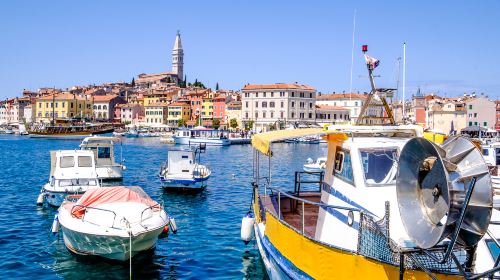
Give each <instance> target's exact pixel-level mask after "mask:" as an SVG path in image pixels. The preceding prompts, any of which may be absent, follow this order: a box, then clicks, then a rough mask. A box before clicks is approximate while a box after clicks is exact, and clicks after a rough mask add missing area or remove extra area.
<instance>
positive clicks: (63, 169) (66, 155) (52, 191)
mask: <svg viewBox="0 0 500 280" xmlns="http://www.w3.org/2000/svg"><path fill="white" fill-rule="evenodd" d="M50 158H51V168H50V177H49V182H47V183H46V184H45V185H44V186H43V188H42V190H41V192H40V195H39V197H38V199H37V204H39V205H41V204H43V202H44V201H45V200H47V203H48V204H49V205H51V206H55V207H59V206H60V205H61V203H62V202H63V201H64V198H65V197H66V196H68V195H75V194H83V193H85V192H86V191H88V190H90V189H95V188H99V187H100V186H101V183H100V182H99V178H98V176H97V172H96V165H95V163H96V161H95V155H94V153H93V152H92V151H82V150H60V151H51V152H50Z"/></svg>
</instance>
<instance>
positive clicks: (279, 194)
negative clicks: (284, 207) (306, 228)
mask: <svg viewBox="0 0 500 280" xmlns="http://www.w3.org/2000/svg"><path fill="white" fill-rule="evenodd" d="M278 220H281V192H280V191H278Z"/></svg>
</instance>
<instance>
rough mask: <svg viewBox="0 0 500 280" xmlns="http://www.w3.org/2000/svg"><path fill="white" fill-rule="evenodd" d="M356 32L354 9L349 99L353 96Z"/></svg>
mask: <svg viewBox="0 0 500 280" xmlns="http://www.w3.org/2000/svg"><path fill="white" fill-rule="evenodd" d="M355 32H356V9H354V21H353V27H352V48H351V79H350V82H349V100H351V96H352V70H353V67H354V33H355Z"/></svg>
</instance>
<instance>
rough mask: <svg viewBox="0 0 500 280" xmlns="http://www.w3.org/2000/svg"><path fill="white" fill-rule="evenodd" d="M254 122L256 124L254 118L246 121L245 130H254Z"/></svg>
mask: <svg viewBox="0 0 500 280" xmlns="http://www.w3.org/2000/svg"><path fill="white" fill-rule="evenodd" d="M253 124H254V121H253V120H250V121H248V122H246V123H245V130H246V131H249V130H252V128H253Z"/></svg>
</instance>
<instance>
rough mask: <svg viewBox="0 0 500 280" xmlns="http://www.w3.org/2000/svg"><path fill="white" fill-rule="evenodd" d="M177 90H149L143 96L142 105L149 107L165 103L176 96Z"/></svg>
mask: <svg viewBox="0 0 500 280" xmlns="http://www.w3.org/2000/svg"><path fill="white" fill-rule="evenodd" d="M177 93H178V91H177V90H171V89H169V90H162V89H157V90H150V91H148V92H147V93H145V94H144V101H143V105H149V104H153V103H159V102H161V103H165V102H168V101H171V100H172V97H173V96H175V95H177Z"/></svg>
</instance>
